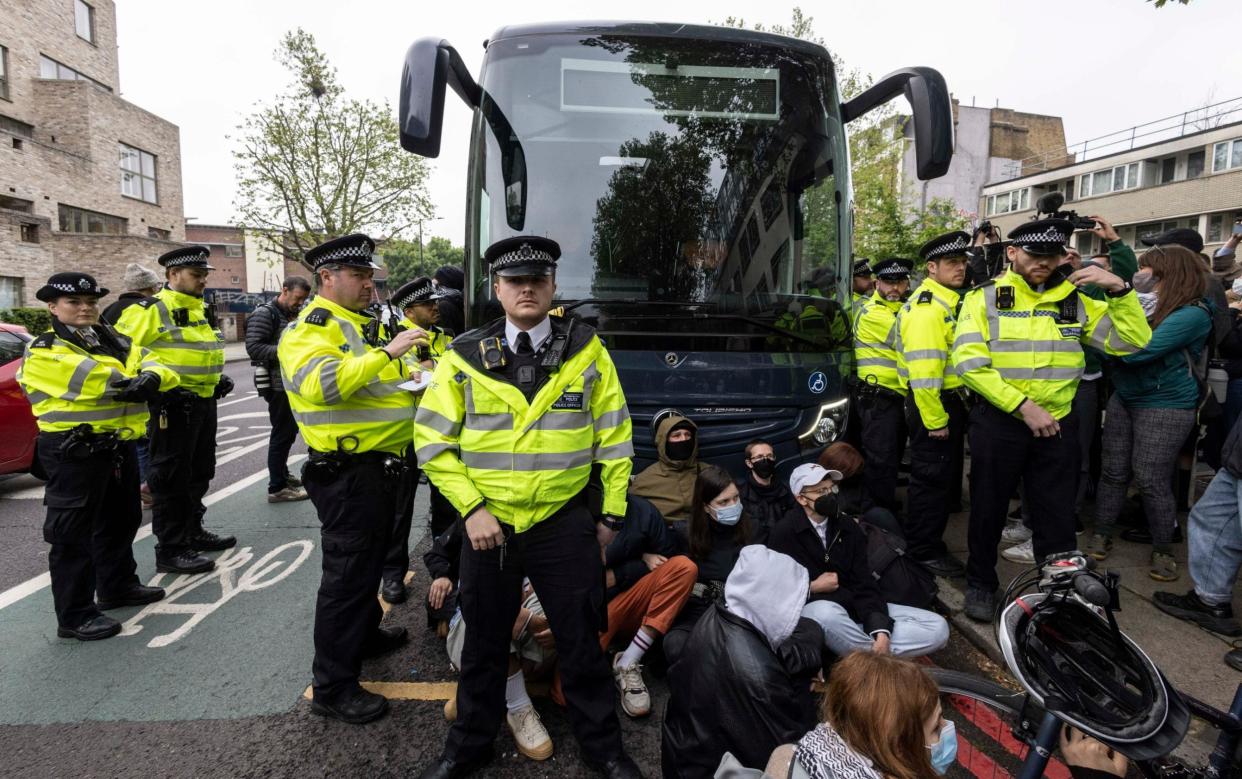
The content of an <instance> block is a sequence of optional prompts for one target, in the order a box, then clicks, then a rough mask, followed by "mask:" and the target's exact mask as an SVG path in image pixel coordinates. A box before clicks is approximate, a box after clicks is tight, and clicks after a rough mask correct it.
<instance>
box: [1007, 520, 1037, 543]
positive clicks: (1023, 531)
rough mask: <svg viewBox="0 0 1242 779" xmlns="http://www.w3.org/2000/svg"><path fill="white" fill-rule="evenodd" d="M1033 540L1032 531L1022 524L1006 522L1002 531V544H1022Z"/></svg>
mask: <svg viewBox="0 0 1242 779" xmlns="http://www.w3.org/2000/svg"><path fill="white" fill-rule="evenodd" d="M1030 540H1031V529H1030V528H1029V527H1027V526H1026V525H1024V524H1022V523H1021V522H1006V523H1005V529H1004V530H1003V531H1001V543H1003V544H1021V543H1023V542H1024V541H1030Z"/></svg>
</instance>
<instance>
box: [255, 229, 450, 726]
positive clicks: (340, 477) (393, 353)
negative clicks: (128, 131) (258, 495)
mask: <svg viewBox="0 0 1242 779" xmlns="http://www.w3.org/2000/svg"><path fill="white" fill-rule="evenodd" d="M374 253H375V243H374V242H373V241H372V240H371V239H370V238H368V237H367V236H365V235H361V234H354V235H347V236H344V237H342V238H336V239H333V240H330V241H328V242H326V243H323V244H320V245H319V246H316V247H315V248H313V249H311V250H310V251H308V252H307V253H306V262H307V263H308V264H310V265H311V267H312V268H313V269H314V272H315V282H316V285H317V288H318V294H317V295H316V297H315V298H313V299H312V300H311V302H310V303H308V304H307V306H306V308H304V309H303V310H302V312H301V313H300V314H299V315H298V318H297V319H296V320H294V321H293V322H292V323H290V325H289V326H288V328H287V329H286V330H285V334H284V336H282V337H281V339H280V345H279V346H278V347H277V350H276V353H277V358H278V359H279V361H280V369H281V373H282V378H283V380H284V383H285V391H286V392H288V393H289V405H290V407H291V408H292V409H293V417H294V419H296V420H297V423H298V429H299V430H300V431H301V433H302V438H303V440H305V441H306V445H307V448H308V449H309V450H310V456H309V459H308V461H307V464H306V466H305V467H304V468H303V470H302V482H303V485H304V486H305V487H306V491H307V492H308V493H310V498H311V502H312V503H314V505H315V511H316V512H317V513H318V514H319V523H320V537H321V546H322V548H323V573H322V576H321V578H320V580H319V594H318V597H317V599H316V601H315V659H314V663H313V665H312V671H313V673H314V682H313V686H314V696H313V699H312V701H311V711H313V712H314V713H316V714H319V715H321V716H325V717H332V718H335V719H339V720H342V721H344V722H349V723H353V724H360V723H363V722H370V721H371V720H373V719H375V718H377V717H380V716H382V715H383V714H384V712H386V711H387V710H388V700H387V699H386V698H384V696H382V695H377V694H375V693H372V692H368V691H366V690H364V689H362V687H361V686H360V685H359V683H358V674H359V673H360V671H361V669H362V660H363V659H364V658H365V657H370V656H373V655H378V654H381V653H383V652H387V651H390V650H392V649H395V648H396V647H398V646H400V645H402V644H403V643H405V639H406V632H405V628H402V627H381V626H380V619H381V618H382V617H383V611H382V609H381V608H380V605H379V601H378V600H377V599H376V597H375V591H376V588H377V587H379V584H380V576H381V573H382V571H383V568H384V557H385V555H386V554H387V552H388V548H389V545H390V543H391V540H392V534H393V524H394V520H395V518H396V516H397V503H398V500H399V499H400V486H399V483H400V481H401V479H402V478H403V477H404V476H405V472H406V460H405V454H406V450H407V449H409V447H410V426H411V425H412V424H413V420H414V397H413V395H411V394H410V393H409V392H408V391H407V390H404V389H401V388H400V387H398V386H397V385H399V384H401V383H403V382H406V381H408V380H409V370H408V369H407V368H406V366H405V364H404V363H403V362H402V359H401V358H402V357H403V356H404V355H405V353H406V352H408V351H409V350H410V349H411V348H413V347H414V346H415V345H417V344H418V343H419V342H420V341H421V342H422V343H424V344H425V343H426V341H425V340H423V339H422V338H421V336H420V334H419V332H418V331H416V330H402V331H400V332H396V333H394V334H393V336H392V339H391V340H386V339H384V338H383V337H382V331H381V325H380V322H379V320H378V319H375V318H374V317H373V316H371V315H370V314H368V313H366V311H367V307H368V305H369V304H370V302H371V299H372V297H373V296H374V293H375V282H374V280H373V278H372V277H373V276H374V273H375V268H376V267H377V266H376V265H374V264H373V263H372V262H371V257H372V255H373V254H374ZM402 573H403V574H404V572H402Z"/></svg>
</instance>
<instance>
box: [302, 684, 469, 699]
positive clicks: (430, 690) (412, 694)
mask: <svg viewBox="0 0 1242 779" xmlns="http://www.w3.org/2000/svg"><path fill="white" fill-rule="evenodd" d="M362 688H363V689H364V690H368V691H370V692H374V693H378V694H380V695H383V696H384V697H385V698H387V699H389V700H393V701H447V700H448V699H449V698H452V697H453V696H454V695H456V694H457V682H362ZM302 697H303V698H305V699H306V700H308V701H309V700H310V699H311V698H312V697H313V696H312V693H311V688H310V687H307V688H306V691H305V692H303V693H302Z"/></svg>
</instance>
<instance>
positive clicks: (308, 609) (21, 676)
mask: <svg viewBox="0 0 1242 779" xmlns="http://www.w3.org/2000/svg"><path fill="white" fill-rule="evenodd" d="M234 372H237V371H234ZM247 383H248V382H245V381H244V380H239V381H238V385H239V386H245V385H246V384H247ZM267 432H268V426H267V417H266V411H265V406H264V404H263V403H262V401H261V400H259V399H258V398H256V397H254V395H253V393H249V394H239V395H237V396H235V397H230V398H228V399H226V400H225V401H224V402H222V403H221V408H220V427H219V430H218V466H217V475H216V478H215V481H214V482H213V484H212V487H211V491H210V493H209V496H208V501H207V502H208V503H209V511H208V514H207V520H206V524H207V526H208V528H209V529H212V530H214V531H216V532H226V533H231V534H234V535H236V536H237V537H238V539H239V544H238V547H237V548H236V549H234V550H230V551H228V552H225V553H220V554H219V555H217V556H218V558H219V562H220V566H219V570H218V571H217V572H216V573H214V574H208V575H202V576H195V577H182V576H169V575H158V574H156V573H155V571H154V556H153V555H154V553H153V540H154V539H153V538H152V537H151V536H150V534H149V525H144V527H143V530H142V531H141V532H140V534H139V539H138V540H137V541H136V543H135V554H136V557H137V559H138V564H139V574H140V576H141V577H142V578H143V579H144V581H148V582H152V583H156V584H160V585H162V586H164V587H166V588H169V597H168V598H167V599H166V600H165V601H162V602H160V603H157V604H152V605H150V606H148V607H146V608H144V609H136V608H133V609H125V610H121V611H117V612H113V614H114V616H117V618H118V619H121V620H122V621H123V622H124V623H125V630H124V632H123V634H122V635H121V636H118V637H116V638H113V639H110V640H107V641H102V642H96V643H89V644H84V643H79V642H75V641H70V640H64V639H58V638H56V634H55V627H56V626H55V619H54V617H53V614H52V607H51V593H50V591H49V590H48V588H47V586H46V570H47V568H46V565H47V557H46V554H47V551H46V545H45V544H44V543H43V541H42V537H41V533H40V527H41V523H42V517H43V507H42V505H41V500H40V498H41V497H42V486H41V483H39V482H37V481H36V480H33V479H31V478H30V477H15V478H7V479H0V775H2V776H15V777H54V776H75V777H79V776H80V777H130V776H133V777H138V776H160V777H182V776H185V777H190V776H193V777H225V776H268V777H295V776H296V777H307V776H383V777H387V776H406V775H410V774H415V773H417V770H418V769H419V768H420V767H421V766H422V765H423V764H424V763H425V762H427V761H428V760H430V759H432V758H434V757H435V756H436V755H437V754H438V752H439V750H440V747H441V745H442V743H443V738H444V735H445V733H446V731H447V727H448V726H447V723H446V722H445V720H444V717H443V713H442V711H443V704H444V701H445V699H446V698H447V697H448V696H449V695H450V694H451V692H452V689H453V684H454V683H455V674H454V673H453V671H452V669H451V668H450V666H449V663H448V660H447V658H446V656H445V652H444V647H443V642H442V641H440V640H438V639H437V638H436V637H435V636H434V634H432V633H431V632H429V631H428V629H427V626H426V619H425V613H424V610H423V607H422V601H423V599H424V598H425V594H426V588H427V584H428V581H427V577H426V575H425V572H424V571H423V570H422V567H421V562H420V555H421V552H422V551H423V549H424V548H425V546H426V544H427V540H426V539H425V538H424V535H425V528H426V520H427V500H426V492H425V489H423V490H420V492H419V496H418V501H417V505H416V513H415V522H414V530H413V532H412V536H411V545H412V546H413V547H414V548H415V551H416V552H418V553H420V554H417V555H415V557H414V560H415V561H416V562H415V564H414V566H413V567H414V568H415V569H416V571H415V572H414V573H413V575H412V578H411V580H410V587H411V597H410V600H409V601H407V603H405V604H402V605H400V606H396V607H394V608H392V609H391V610H390V611H389V612H388V613H387V614H386V616H385V620H386V621H387V622H388V623H390V624H400V625H404V626H406V627H407V628H408V629H409V631H410V634H411V642H410V644H409V645H408V646H407V647H406V648H404V649H403V650H401V651H399V652H396V653H393V654H391V655H389V656H387V657H384V658H379V659H377V660H375V661H370V662H368V663H366V665H365V666H364V669H363V679H364V681H365V682H368V683H372V684H374V685H376V689H380V690H381V691H383V692H385V694H388V695H389V696H390V697H391V698H392V699H393V704H392V709H391V713H390V714H389V715H388V716H387V717H385V718H384V719H382V720H380V721H377V722H375V723H372V724H370V725H367V726H362V727H357V726H350V725H344V724H341V723H337V722H332V721H328V720H324V719H321V718H319V717H316V716H314V715H312V714H311V713H310V706H309V702H308V701H307V700H306V698H305V697H304V693H305V691H306V689H307V685H308V684H309V682H310V662H311V654H312V648H311V625H312V615H313V605H314V597H315V590H316V587H317V586H318V581H319V565H320V556H319V536H318V522H317V520H316V517H315V513H314V510H313V507H312V506H311V505H310V503H309V502H302V503H294V504H280V505H269V504H268V503H266V500H265V494H266V489H265V485H266V468H265V458H266V441H267ZM304 453H305V448H304V445H303V444H302V443H301V442H300V440H299V443H298V444H297V445H295V447H294V451H293V457H294V458H298V457H300V456H301V455H304ZM147 520H148V521H149V514H148V515H147ZM932 659H933V660H934V662H935V663H936V664H938V665H941V666H945V667H950V668H956V669H959V670H968V671H972V672H976V673H985V674H988V675H990V676H993V677H994V678H1003V676H1004V674H1003V673H1002V672H1001V671H1000V670H999V669H998V668H997V667H996V666H995V665H994V664H993V663H992V662H991V661H989V660H988V658H987V657H986V656H985V655H983V654H981V653H980V652H979V651H977V650H976V649H975V648H974V646H973V645H972V644H971V643H970V642H968V641H966V640H965V639H964V638H963V636H962V634H960V633H959V632H958V631H957V629H956V628H955V629H954V631H953V637H952V640H951V643H950V646H949V647H948V648H946V649H945V650H943V651H942V652H940V653H937V655H936V656H935V657H934V658H932ZM1225 673H1229V672H1227V671H1225V672H1222V673H1221V678H1226V677H1225V676H1224V674H1225ZM1228 678H1230V679H1231V678H1232V677H1228ZM649 683H650V685H651V690H652V695H653V704H654V705H653V712H654V713H653V714H652V716H651V717H649V718H647V719H646V720H645V721H633V720H629V719H628V718H626V717H625V716H624V715H623V714H619V716H620V718H621V721H622V728H623V731H624V738H625V743H626V747H627V750H628V751H629V752H630V754H631V755H632V756H633V757H634V758H635V759H636V760H637V761H638V762H639V764H640V765H641V766H642V767H643V769H644V772H645V774H646V775H648V776H657V775H659V768H658V767H659V743H660V721H661V712H662V711H663V709H664V705H665V703H666V701H667V697H668V696H667V686H666V684H665V683H664V681H663V680H662V679H659V678H655V677H654V676H652V675H650V674H649ZM535 701H536V706H537V708H538V709H539V711H540V712H541V714H542V716H543V719H544V722H545V724H546V725H547V727H548V729H549V731H550V732H551V734H552V737H553V739H554V742H555V745H556V750H557V751H556V754H555V756H554V757H553V758H552V759H550V760H548V761H546V762H544V763H533V762H531V761H529V760H526V759H525V758H522V757H520V756H518V755H516V753H515V750H514V748H513V743H512V740H511V738H510V736H509V735H508V732H507V730H503V729H502V734H501V736H500V738H499V740H498V742H497V748H498V753H499V755H500V757H499V758H498V760H497V761H496V762H495V763H493V764H492V766H491V767H489V768H488V769H487V770H486V771H484V772H482V773H481V774H480V775H481V776H492V777H538V776H557V777H575V776H584V775H587V773H586V771H585V768H584V766H583V764H582V762H581V761H580V759H579V756H578V751H577V747H576V745H575V743H574V741H573V738H572V737H571V735H570V733H569V724H568V720H567V718H566V716H565V714H564V712H563V711H562V710H560V709H559V708H558V707H556V706H555V704H553V703H552V702H551V701H550V700H549V699H548V698H546V697H542V696H539V695H536V698H535ZM974 738H976V742H978V740H979V737H978V736H977V734H976V735H975V736H974ZM972 746H973V747H975V748H976V750H978V751H989V750H996V749H1000V748H1003V747H998V746H997V745H996V744H983V743H974V744H972ZM966 752H967V753H970V752H972V750H969V749H968V750H966ZM952 773H953V774H955V775H959V776H964V775H969V774H968V773H967V772H966V771H964V770H963V769H962V767H961V766H958V767H955V768H954V770H953V772H952Z"/></svg>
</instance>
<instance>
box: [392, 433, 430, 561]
mask: <svg viewBox="0 0 1242 779" xmlns="http://www.w3.org/2000/svg"><path fill="white" fill-rule="evenodd" d="M405 466H406V470H405V475H404V476H403V477H401V484H400V486H399V488H398V491H397V510H396V513H395V515H394V517H393V528H392V539H391V540H390V541H389V544H388V554H386V555H385V556H384V581H386V582H404V581H405V573H406V571H408V570H410V525H411V524H412V523H413V520H414V494H415V492H417V491H418V459H417V458H416V457H415V456H414V449H413V447H411V448H410V450H409V452H408V454H406V456H405ZM433 535H434V533H433Z"/></svg>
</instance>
